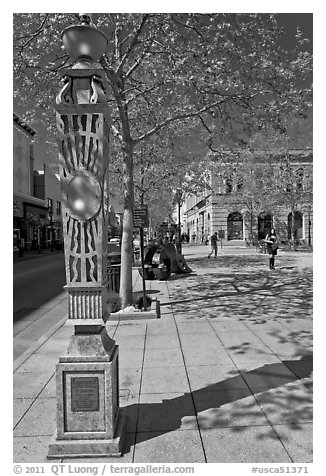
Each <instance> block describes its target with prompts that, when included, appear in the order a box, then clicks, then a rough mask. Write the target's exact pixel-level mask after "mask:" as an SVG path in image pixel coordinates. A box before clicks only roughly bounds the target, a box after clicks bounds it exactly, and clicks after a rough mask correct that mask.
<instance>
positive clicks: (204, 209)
mask: <svg viewBox="0 0 326 476" xmlns="http://www.w3.org/2000/svg"><path fill="white" fill-rule="evenodd" d="M260 160H262V159H261V158H260ZM281 163H282V161H280V162H278V161H277V160H276V161H275V160H274V162H273V165H272V167H273V169H276V168H280V167H282V166H281V165H280V164H281ZM290 164H291V174H290V175H291V176H293V177H294V179H293V180H295V183H293V184H288V185H287V186H286V187H288V188H289V190H288V192H289V195H290V196H291V190H292V189H290V187H294V190H292V195H293V200H294V202H295V203H294V204H292V205H291V204H290V201H291V200H288V201H286V200H284V202H283V203H282V202H281V201H280V200H279V201H278V203H277V201H274V203H270V205H269V204H268V203H267V204H266V203H265V204H264V205H259V200H258V202H257V201H256V203H255V204H254V206H253V205H252V204H249V203H248V194H247V189H246V187H247V183H246V178H241V164H240V166H238V170H235V173H234V176H232V174H230V167H229V164H224V165H223V164H222V165H221V166H220V167H219V170H218V171H217V172H216V169H214V172H211V173H210V174H209V181H208V182H209V183H208V187H207V189H206V190H203V191H202V192H200V193H198V194H197V195H195V194H192V195H189V196H188V197H187V200H186V202H185V204H184V205H183V210H182V212H183V213H184V214H185V216H186V220H184V223H183V231H184V232H186V233H187V234H188V235H189V237H190V242H191V243H207V241H208V239H209V237H210V236H211V235H212V234H213V233H214V232H215V231H217V232H218V234H219V235H220V236H221V237H222V238H223V239H225V241H226V242H230V243H233V244H235V243H239V244H240V243H241V242H242V243H243V244H245V243H257V242H258V241H259V240H261V239H263V238H264V237H265V236H266V234H267V232H268V231H269V230H270V228H272V227H274V228H275V229H276V231H277V234H278V236H279V238H280V240H281V241H282V242H284V243H286V242H287V241H288V240H290V238H291V233H292V236H293V237H294V240H295V242H296V243H297V244H307V245H308V244H309V245H311V244H312V239H313V203H312V151H311V150H305V151H302V150H296V151H291V160H290ZM226 170H227V173H226ZM239 170H240V173H239ZM284 176H285V171H284V172H283V171H282V170H281V172H280V173H279V181H281V182H282V177H283V178H284ZM259 187H260V184H258V183H257V184H256V189H257V192H258V194H259ZM270 187H273V182H272V181H271V184H270ZM257 192H256V193H257ZM261 193H262V195H263V193H264V191H263V189H262V192H261ZM284 196H285V195H284ZM262 198H263V197H262ZM250 205H251V206H250ZM292 216H294V220H292Z"/></svg>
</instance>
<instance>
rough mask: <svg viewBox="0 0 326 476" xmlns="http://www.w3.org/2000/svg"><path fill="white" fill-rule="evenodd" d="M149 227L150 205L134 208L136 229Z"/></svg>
mask: <svg viewBox="0 0 326 476" xmlns="http://www.w3.org/2000/svg"><path fill="white" fill-rule="evenodd" d="M148 226H149V221H148V205H138V206H137V207H136V208H134V227H135V228H147V227H148Z"/></svg>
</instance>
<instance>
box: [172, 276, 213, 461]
mask: <svg viewBox="0 0 326 476" xmlns="http://www.w3.org/2000/svg"><path fill="white" fill-rule="evenodd" d="M182 284H183V283H182ZM183 285H184V284H183ZM167 291H168V296H169V300H170V302H171V295H170V291H169V286H168V284H167ZM171 309H172V315H173V319H174V323H175V326H176V332H177V335H178V339H179V345H180V349H181V355H182V359H183V364H184V367H185V372H186V377H187V382H188V386H189V394H190V397H191V401H192V405H193V408H194V410H195V418H196V423H197V430H198V433H199V438H200V443H201V447H202V451H203V455H204V460H205V463H207V456H206V451H205V445H204V442H203V437H202V434H201V430H200V426H199V421H198V414H197V410H196V405H195V399H194V396H193V393H192V390H191V385H190V378H189V374H188V369H187V365H186V360H185V356H184V353H183V348H182V345H181V339H180V333H179V328H178V326H177V323H176V321H175V313H174V310H173V304H171Z"/></svg>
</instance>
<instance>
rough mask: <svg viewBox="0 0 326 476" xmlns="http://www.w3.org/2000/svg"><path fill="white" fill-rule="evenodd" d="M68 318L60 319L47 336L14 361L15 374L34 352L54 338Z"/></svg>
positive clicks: (43, 336) (44, 335)
mask: <svg viewBox="0 0 326 476" xmlns="http://www.w3.org/2000/svg"><path fill="white" fill-rule="evenodd" d="M67 318H68V315H65V316H64V317H63V318H62V319H60V321H59V322H57V323H56V324H55V325H54V326H53V327H51V329H49V330H48V331H47V332H46V333H45V334H43V335H42V337H40V338H39V339H38V340H37V341H36V342H35V343H34V344H33V345H32V346H31V347H29V348H28V349H27V350H25V352H23V353H22V355H20V356H19V357H17V359H16V360H14V363H13V367H14V368H13V372H16V370H17V369H19V367H20V366H21V365H23V364H24V363H25V362H26V360H27V359H29V358H30V357H31V356H32V355H33V354H34V352H36V351H37V350H38V349H39V348H40V347H41V346H42V345H43V344H44V343H45V342H46V341H47V340H48V339H49V338H50V337H52V336H53V334H55V333H56V332H57V330H58V329H60V327H62V326H63V325H64V324H65V322H66V320H67Z"/></svg>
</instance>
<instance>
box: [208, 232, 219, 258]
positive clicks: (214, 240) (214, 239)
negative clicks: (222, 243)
mask: <svg viewBox="0 0 326 476" xmlns="http://www.w3.org/2000/svg"><path fill="white" fill-rule="evenodd" d="M217 242H218V237H217V231H215V233H214V234H213V235H212V236H211V252H210V253H209V255H208V258H210V257H211V256H212V254H213V253H214V256H215V258H216V257H217Z"/></svg>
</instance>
